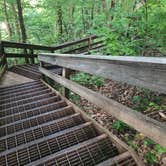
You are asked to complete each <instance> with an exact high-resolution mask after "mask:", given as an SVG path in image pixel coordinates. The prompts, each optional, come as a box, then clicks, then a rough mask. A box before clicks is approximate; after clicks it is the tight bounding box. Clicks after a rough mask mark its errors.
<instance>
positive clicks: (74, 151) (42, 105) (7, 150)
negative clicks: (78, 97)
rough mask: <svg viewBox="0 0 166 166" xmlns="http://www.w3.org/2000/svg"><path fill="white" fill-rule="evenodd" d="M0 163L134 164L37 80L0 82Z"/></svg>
mask: <svg viewBox="0 0 166 166" xmlns="http://www.w3.org/2000/svg"><path fill="white" fill-rule="evenodd" d="M0 165H1V166H16V165H30V166H32V165H33V166H34V165H40V166H44V165H47V166H51V165H57V166H67V165H69V166H85V165H87V166H94V165H98V166H104V165H105V166H107V165H118V166H134V165H137V163H136V161H135V160H134V159H133V157H132V156H131V153H129V152H128V151H127V150H126V149H124V150H123V151H120V150H119V147H117V145H115V144H114V143H113V142H112V140H111V139H110V137H109V136H108V135H107V134H106V133H104V132H101V131H99V130H98V129H97V128H96V127H95V125H94V124H93V122H92V121H89V120H88V119H87V118H85V117H84V116H83V115H82V114H81V113H80V112H78V111H77V110H75V109H74V108H73V107H72V106H71V105H69V104H67V102H66V101H65V100H64V99H62V98H61V97H60V96H59V95H57V94H56V93H55V92H54V91H52V90H51V89H50V88H49V87H48V86H46V85H45V84H43V83H42V82H41V81H39V80H37V81H33V82H28V83H24V84H19V85H14V86H10V87H4V88H0Z"/></svg>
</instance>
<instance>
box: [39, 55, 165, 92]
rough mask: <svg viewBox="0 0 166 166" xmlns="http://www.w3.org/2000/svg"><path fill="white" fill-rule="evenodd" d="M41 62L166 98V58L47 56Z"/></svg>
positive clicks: (43, 56) (41, 57) (40, 58)
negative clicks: (145, 90)
mask: <svg viewBox="0 0 166 166" xmlns="http://www.w3.org/2000/svg"><path fill="white" fill-rule="evenodd" d="M39 60H40V61H46V62H48V63H50V64H54V65H58V66H62V67H66V68H70V69H73V70H78V71H83V72H87V73H90V74H95V75H98V76H102V77H104V78H108V79H113V80H116V81H122V82H125V83H129V84H131V85H136V86H140V87H144V88H148V89H151V90H153V91H158V92H160V93H165V94H166V58H160V57H126V56H100V55H99V56H96V55H86V56H84V55H71V54H57V53H56V54H48V53H43V54H40V55H39Z"/></svg>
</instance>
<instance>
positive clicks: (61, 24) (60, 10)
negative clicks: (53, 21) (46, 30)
mask: <svg viewBox="0 0 166 166" xmlns="http://www.w3.org/2000/svg"><path fill="white" fill-rule="evenodd" d="M57 8H58V11H57V15H58V27H59V34H60V36H61V37H62V35H63V22H62V8H61V6H58V7H57Z"/></svg>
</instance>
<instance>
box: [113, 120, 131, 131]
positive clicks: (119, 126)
mask: <svg viewBox="0 0 166 166" xmlns="http://www.w3.org/2000/svg"><path fill="white" fill-rule="evenodd" d="M112 128H113V129H116V130H117V131H119V132H124V131H125V130H126V129H128V128H129V126H128V125H127V124H126V123H124V122H122V121H120V120H116V121H115V122H114V123H113V124H112Z"/></svg>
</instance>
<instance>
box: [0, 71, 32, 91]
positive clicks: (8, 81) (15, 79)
mask: <svg viewBox="0 0 166 166" xmlns="http://www.w3.org/2000/svg"><path fill="white" fill-rule="evenodd" d="M31 81H33V80H32V79H30V78H27V77H24V76H22V75H19V74H16V73H14V72H10V71H7V72H6V73H5V74H4V76H3V77H2V79H1V80H0V88H2V87H6V86H12V85H17V84H22V83H27V82H31Z"/></svg>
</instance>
